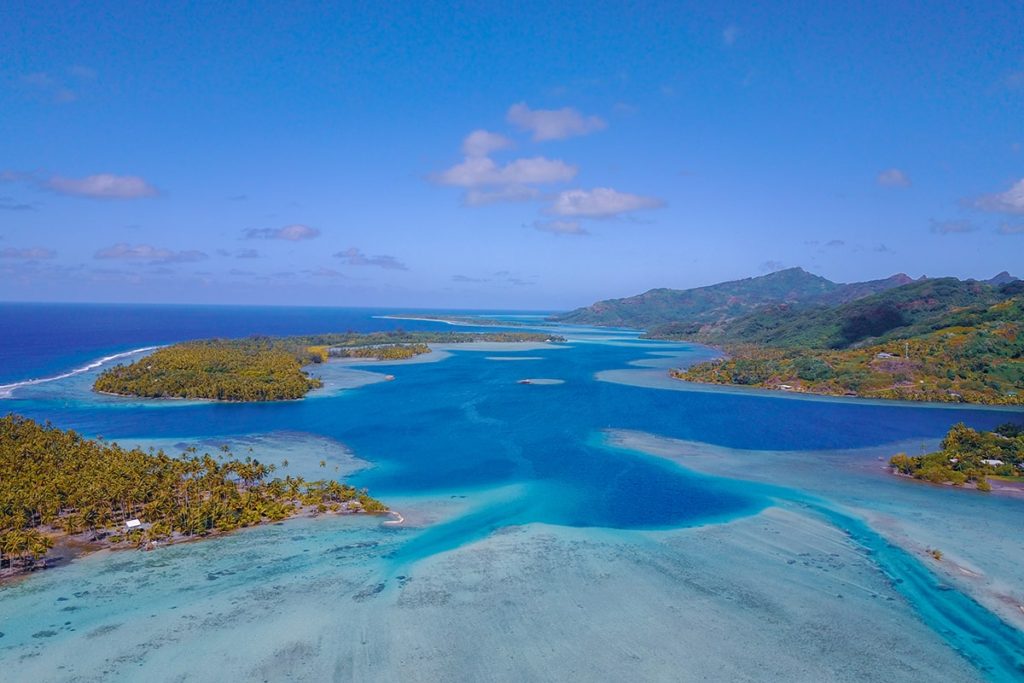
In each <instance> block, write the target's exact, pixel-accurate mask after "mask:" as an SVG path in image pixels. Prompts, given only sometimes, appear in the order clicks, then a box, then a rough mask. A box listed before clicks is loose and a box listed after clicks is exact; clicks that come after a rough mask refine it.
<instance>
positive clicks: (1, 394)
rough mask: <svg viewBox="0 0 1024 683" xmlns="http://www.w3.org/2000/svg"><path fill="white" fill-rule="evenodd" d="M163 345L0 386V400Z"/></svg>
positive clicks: (124, 352)
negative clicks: (22, 390) (34, 386)
mask: <svg viewBox="0 0 1024 683" xmlns="http://www.w3.org/2000/svg"><path fill="white" fill-rule="evenodd" d="M163 346H165V345H164V344H161V345H160V346H144V347H142V348H140V349H132V350H131V351H123V352H121V353H115V354H113V355H111V356H104V357H103V358H100V359H99V360H94V361H92V362H91V363H89V364H87V365H83V366H82V367H80V368H75V369H74V370H70V371H68V372H65V373H63V374H60V375H54V376H53V377H40V378H38V379H26V380H23V381H21V382H14V383H13V384H0V399H4V398H11V396H12V394H13V393H14V391H15V390H16V389H20V388H21V387H27V386H32V385H33V384H45V383H46V382H56V381H57V380H59V379H67V378H68V377H74V376H75V375H81V374H82V373H83V372H89V371H90V370H95V369H96V368H98V367H100V366H101V365H104V364H106V363H109V362H110V361H112V360H118V359H120V358H127V357H128V356H134V355H135V354H137V353H144V352H146V351H155V350H156V349H159V348H163Z"/></svg>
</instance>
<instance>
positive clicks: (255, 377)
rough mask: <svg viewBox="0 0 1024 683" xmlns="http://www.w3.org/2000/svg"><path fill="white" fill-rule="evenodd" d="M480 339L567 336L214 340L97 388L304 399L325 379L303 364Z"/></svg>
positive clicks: (106, 378)
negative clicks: (309, 371)
mask: <svg viewBox="0 0 1024 683" xmlns="http://www.w3.org/2000/svg"><path fill="white" fill-rule="evenodd" d="M474 341H498V342H528V341H564V339H563V338H561V337H553V336H552V335H548V334H534V333H523V332H488V333H456V332H403V331H401V330H396V331H394V332H375V333H370V334H359V333H355V332H347V333H340V334H322V335H305V336H294V337H249V338H245V339H208V340H200V341H189V342H183V343H180V344H174V345H171V346H167V347H164V348H161V349H158V350H156V351H154V352H153V353H151V354H149V355H147V356H145V357H143V358H141V359H139V360H137V361H135V362H134V363H130V364H127V365H118V366H115V367H112V368H109V369H108V370H105V371H104V372H102V373H101V374H100V375H99V376H98V377H97V378H96V381H95V382H94V384H93V389H95V390H96V391H99V392H103V393H108V394H117V395H122V396H141V397H147V398H190V399H213V400H221V401H280V400H291V399H298V398H302V397H303V396H305V395H306V394H307V393H308V392H309V391H311V390H312V389H316V388H317V387H320V386H322V382H321V381H320V380H319V379H318V378H316V377H313V376H311V375H310V374H309V373H308V372H306V370H304V367H305V366H307V365H311V364H316V363H322V362H325V361H327V360H328V359H329V358H332V357H348V358H373V359H378V360H403V359H407V358H411V357H413V356H416V355H419V354H423V353H427V352H429V351H430V347H429V346H428V344H432V343H433V344H438V343H448V344H456V343H466V342H474Z"/></svg>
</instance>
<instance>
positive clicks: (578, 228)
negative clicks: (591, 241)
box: [533, 221, 590, 235]
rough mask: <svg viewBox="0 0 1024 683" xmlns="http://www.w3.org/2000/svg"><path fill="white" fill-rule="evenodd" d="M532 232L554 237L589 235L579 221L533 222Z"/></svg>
mask: <svg viewBox="0 0 1024 683" xmlns="http://www.w3.org/2000/svg"><path fill="white" fill-rule="evenodd" d="M533 228H534V230H540V231H541V232H550V233H554V234H556V235H589V234H590V233H588V232H587V231H586V230H585V229H584V228H583V226H582V225H580V222H579V221H534V222H533Z"/></svg>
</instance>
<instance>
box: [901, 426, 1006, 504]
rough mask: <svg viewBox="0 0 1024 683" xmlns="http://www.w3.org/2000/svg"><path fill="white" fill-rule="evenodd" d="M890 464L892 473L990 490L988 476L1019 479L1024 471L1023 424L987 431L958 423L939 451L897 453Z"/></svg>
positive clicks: (936, 482) (939, 482) (937, 482)
mask: <svg viewBox="0 0 1024 683" xmlns="http://www.w3.org/2000/svg"><path fill="white" fill-rule="evenodd" d="M889 465H890V467H892V470H893V472H894V473H895V474H901V475H905V476H910V477H914V478H915V479H922V480H924V481H930V482H932V483H935V484H953V485H954V486H963V485H964V484H973V485H974V486H975V487H977V488H978V489H979V490H981V491H990V490H991V488H992V485H991V484H990V483H989V481H988V478H989V477H998V478H1013V479H1018V478H1020V477H1021V475H1022V474H1024V472H1022V470H1024V426H1022V425H1017V424H1013V423H1007V424H1004V425H1000V426H999V427H996V429H995V430H994V431H991V432H986V431H976V430H974V429H971V428H970V427H967V426H966V425H964V424H963V423H960V424H957V425H955V426H954V427H953V428H952V429H950V430H949V433H948V434H947V435H946V437H945V438H944V439H943V440H942V447H941V449H940V450H938V451H936V452H934V453H928V454H926V455H921V456H909V455H907V454H906V453H898V454H896V455H894V456H893V457H892V458H891V459H890V460H889Z"/></svg>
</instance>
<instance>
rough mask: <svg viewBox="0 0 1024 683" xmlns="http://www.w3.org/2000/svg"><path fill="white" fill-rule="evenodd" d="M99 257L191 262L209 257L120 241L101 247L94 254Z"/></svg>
mask: <svg viewBox="0 0 1024 683" xmlns="http://www.w3.org/2000/svg"><path fill="white" fill-rule="evenodd" d="M94 258H97V259H112V260H119V261H137V262H141V263H150V264H154V263H191V262H195V261H202V260H204V259H206V258H208V257H207V255H206V254H204V253H203V252H201V251H198V250H196V249H188V250H185V251H174V250H172V249H166V248H164V247H154V246H151V245H149V244H134V245H133V244H126V243H124V242H119V243H118V244H115V245H113V246H110V247H107V248H106V249H100V250H99V251H97V252H96V254H95V255H94Z"/></svg>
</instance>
